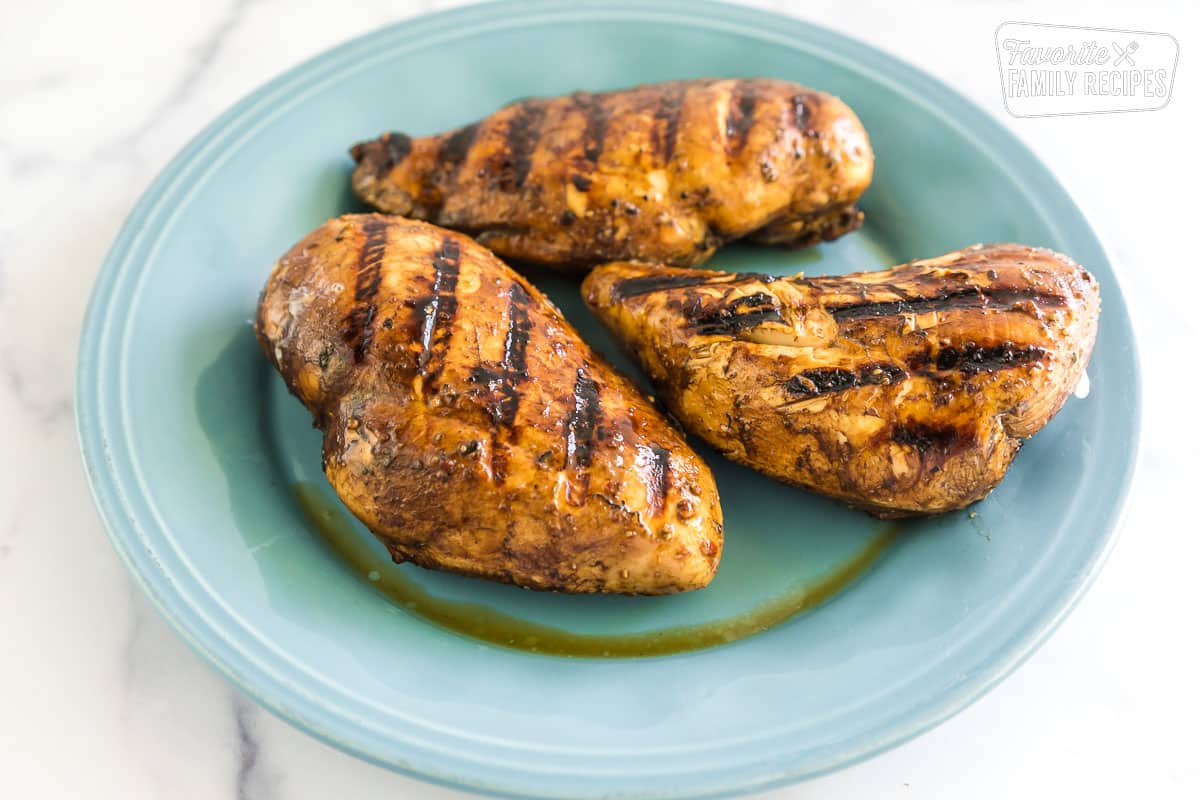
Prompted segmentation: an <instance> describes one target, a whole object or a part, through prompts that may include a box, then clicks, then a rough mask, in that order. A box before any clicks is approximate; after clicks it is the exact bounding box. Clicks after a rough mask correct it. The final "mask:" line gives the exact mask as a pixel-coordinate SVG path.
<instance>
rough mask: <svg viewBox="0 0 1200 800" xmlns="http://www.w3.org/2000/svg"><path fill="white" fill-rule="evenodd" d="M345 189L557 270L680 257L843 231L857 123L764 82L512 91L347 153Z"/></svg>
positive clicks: (854, 216) (860, 149) (862, 149)
mask: <svg viewBox="0 0 1200 800" xmlns="http://www.w3.org/2000/svg"><path fill="white" fill-rule="evenodd" d="M351 154H352V155H353V157H354V160H355V161H356V162H357V167H356V168H355V170H354V175H353V179H352V181H353V186H354V191H355V192H356V193H357V194H358V196H359V197H361V198H362V199H363V200H364V201H365V202H367V203H369V204H370V205H372V206H374V207H375V208H377V209H379V210H380V211H385V212H388V213H392V214H401V215H403V216H406V217H416V218H419V219H424V220H429V221H430V222H434V223H437V224H438V225H443V226H445V227H448V228H454V229H456V230H460V231H465V232H467V233H470V234H472V235H473V236H475V238H476V239H478V240H479V242H480V243H482V244H485V245H487V247H489V248H490V249H492V250H493V251H495V252H496V253H497V254H498V255H500V256H501V257H504V258H510V259H516V260H519V261H522V262H530V263H539V264H543V265H548V266H552V267H557V268H561V269H564V270H579V271H582V270H583V269H585V268H586V267H588V266H590V265H593V264H597V263H601V262H605V261H614V260H618V259H636V260H640V261H652V262H661V263H667V264H677V265H693V264H699V263H700V262H702V261H704V260H705V259H707V258H708V257H709V256H711V255H712V253H713V251H715V250H716V249H717V248H718V247H720V246H721V245H722V244H725V243H726V242H730V241H733V240H734V239H741V238H743V237H749V238H750V239H753V240H755V241H758V242H763V243H769V244H782V245H793V246H801V245H807V244H811V243H814V242H817V241H821V240H829V239H834V238H836V237H838V236H841V235H842V234H844V233H847V232H849V231H852V230H854V229H855V228H857V227H858V226H859V225H860V224H861V222H862V214H861V212H859V211H858V210H857V209H856V208H855V207H854V203H855V201H856V200H857V199H858V197H859V195H861V194H862V193H863V191H864V190H865V189H866V188H867V184H869V183H870V182H871V174H872V170H873V168H874V160H873V155H872V152H871V146H870V144H869V143H868V141H867V135H866V132H865V131H864V130H863V127H862V125H861V124H860V123H859V121H858V118H857V117H855V116H854V112H852V111H851V110H850V109H849V108H848V107H847V106H846V104H845V103H843V102H842V101H841V100H838V99H837V98H836V97H831V96H830V95H827V94H823V93H821V92H816V91H813V90H811V89H806V88H804V87H803V86H800V85H798V84H795V83H788V82H785V81H779V80H767V79H754V80H693V81H676V82H671V83H660V84H653V85H648V86H640V87H637V88H633V89H627V90H624V91H617V92H604V93H600V94H589V93H587V92H576V93H574V94H572V95H568V96H565V97H555V98H550V99H530V100H522V101H518V102H516V103H513V104H512V105H509V106H507V107H505V108H503V109H501V110H499V111H497V112H496V113H494V114H492V115H491V116H490V117H487V118H486V119H484V120H481V121H480V122H476V123H474V124H471V125H467V126H465V127H463V128H459V129H457V130H454V131H450V132H448V133H444V134H441V135H439V136H429V137H425V138H421V139H413V138H410V137H409V136H407V135H405V134H403V133H389V134H384V135H383V136H382V137H380V138H379V139H376V140H375V141H369V142H363V143H361V144H357V145H355V146H354V148H353V149H352V150H351Z"/></svg>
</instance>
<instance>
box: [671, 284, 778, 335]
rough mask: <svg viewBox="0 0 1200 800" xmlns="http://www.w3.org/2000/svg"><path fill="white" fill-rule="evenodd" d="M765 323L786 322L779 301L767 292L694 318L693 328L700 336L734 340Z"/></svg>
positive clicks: (750, 296) (756, 293) (736, 301)
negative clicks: (731, 338)
mask: <svg viewBox="0 0 1200 800" xmlns="http://www.w3.org/2000/svg"><path fill="white" fill-rule="evenodd" d="M765 322H783V317H782V316H781V315H780V312H779V301H778V300H776V299H775V297H774V296H773V295H770V294H767V293H766V292H755V293H754V294H748V295H744V296H742V297H739V298H737V299H736V300H734V301H733V302H731V303H728V304H726V305H723V306H721V307H719V308H715V309H712V310H710V311H706V312H705V313H703V314H699V315H697V316H695V317H693V318H692V320H691V325H692V330H694V331H695V332H696V335H698V336H734V335H736V334H738V333H740V332H741V331H744V330H749V329H750V328H757V327H758V326H759V325H762V324H763V323H765Z"/></svg>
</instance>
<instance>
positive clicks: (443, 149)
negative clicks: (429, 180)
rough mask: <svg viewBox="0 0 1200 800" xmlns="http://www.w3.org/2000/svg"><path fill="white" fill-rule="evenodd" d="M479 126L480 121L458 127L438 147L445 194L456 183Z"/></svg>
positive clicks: (450, 190) (452, 188) (452, 189)
mask: <svg viewBox="0 0 1200 800" xmlns="http://www.w3.org/2000/svg"><path fill="white" fill-rule="evenodd" d="M479 126H480V123H478V122H475V123H472V124H470V125H466V126H464V127H462V128H459V129H458V130H456V131H455V132H454V133H452V134H450V135H449V136H447V137H446V138H445V140H444V141H443V142H442V143H441V146H439V147H438V154H437V158H438V164H439V166H440V168H441V170H442V176H443V181H444V183H443V189H444V191H445V193H446V194H449V193H450V192H452V191H454V187H455V186H457V185H458V172H459V170H460V169H462V165H463V162H464V161H466V160H467V153H469V152H470V151H471V146H472V145H473V144H475V137H476V136H478V134H479Z"/></svg>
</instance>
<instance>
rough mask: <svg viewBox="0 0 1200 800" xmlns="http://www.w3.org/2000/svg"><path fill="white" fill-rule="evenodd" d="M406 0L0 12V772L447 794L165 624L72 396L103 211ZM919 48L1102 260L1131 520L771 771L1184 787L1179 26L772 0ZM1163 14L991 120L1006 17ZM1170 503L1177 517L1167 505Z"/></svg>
mask: <svg viewBox="0 0 1200 800" xmlns="http://www.w3.org/2000/svg"><path fill="white" fill-rule="evenodd" d="M444 5H446V4H445V3H434V2H428V1H427V0H424V1H422V0H386V1H385V0H356V2H353V3H347V2H334V1H333V0H315V1H314V2H304V3H285V2H283V0H234V1H233V2H230V1H228V0H226V1H225V2H216V1H214V2H208V3H172V2H162V0H113V2H109V3H84V2H78V0H76V1H75V2H71V1H70V0H41V2H39V3H22V4H17V3H6V4H5V5H4V8H3V9H2V10H0V187H3V189H2V190H0V333H2V335H0V416H2V417H3V418H4V419H6V420H8V421H9V423H10V424H9V425H8V430H7V431H6V435H5V437H4V445H3V456H4V457H3V458H2V459H0V477H2V479H0V642H2V644H3V657H2V658H0V709H3V710H2V712H0V796H4V797H14V798H15V797H22V798H33V797H90V798H97V797H114V798H118V797H119V798H141V797H171V798H179V799H181V800H183V799H186V798H205V800H208V799H210V798H219V797H230V798H237V799H238V800H246V799H247V798H253V799H254V800H273V799H274V798H283V799H285V800H302V799H303V798H326V797H337V796H346V795H347V794H348V793H350V792H353V795H354V796H355V797H359V798H373V797H381V798H382V797H413V798H451V797H464V795H461V794H459V793H457V792H454V791H451V790H447V789H442V788H436V787H431V786H427V785H425V784H422V783H419V782H417V781H414V780H410V779H407V778H403V777H400V776H397V775H393V774H391V773H389V772H387V771H385V770H382V769H379V768H377V767H373V766H370V765H368V764H365V763H362V762H359V761H357V760H355V759H353V758H351V757H349V756H346V755H343V754H342V753H340V752H337V751H335V750H333V749H331V748H329V747H327V746H325V745H323V744H320V743H318V742H317V741H315V740H313V739H310V738H309V737H308V736H306V735H305V734H303V733H300V732H299V731H297V730H295V729H293V728H291V727H290V726H288V725H287V724H285V723H283V722H281V721H279V720H277V719H276V718H274V717H273V716H271V715H270V714H267V713H266V712H264V711H262V710H260V709H259V708H257V707H256V706H254V705H253V704H251V703H249V702H248V701H247V700H245V699H243V698H242V697H241V696H240V695H239V694H238V693H237V692H235V691H234V690H233V689H232V688H231V687H230V686H228V685H227V684H226V683H225V682H224V681H223V680H222V679H221V678H219V677H218V676H217V674H216V673H215V672H213V671H212V670H211V669H210V668H209V667H207V666H206V665H205V664H203V663H202V662H201V661H200V660H199V659H198V658H197V657H196V656H195V655H194V654H193V653H192V652H191V651H190V650H189V649H188V648H187V646H186V645H184V643H183V642H182V641H180V640H179V639H177V638H176V637H175V636H174V634H172V633H171V632H170V630H169V629H168V628H167V626H166V624H165V623H164V622H163V621H162V620H161V619H160V618H159V617H158V616H157V614H155V613H154V611H153V610H152V609H151V608H150V606H149V605H148V603H147V601H146V600H145V599H144V598H143V597H142V595H141V593H140V592H139V591H138V590H137V589H136V587H135V586H134V585H133V583H132V582H131V580H130V579H129V577H128V576H127V575H126V573H125V570H124V568H123V567H122V566H121V564H120V563H119V562H118V560H117V557H116V555H115V553H114V552H113V550H112V548H111V547H110V546H109V543H108V540H107V538H106V537H105V536H104V533H103V531H102V530H101V526H100V522H99V519H98V518H97V515H96V513H95V511H94V510H93V507H92V503H91V499H90V497H89V494H88V490H87V486H86V484H85V480H84V476H83V472H82V469H81V466H80V461H79V455H78V451H77V445H76V441H75V431H74V420H73V409H72V399H71V398H72V392H73V376H74V367H75V353H76V343H77V337H78V334H79V329H80V320H81V316H82V314H83V310H84V306H85V304H86V301H87V297H88V293H89V290H90V288H91V284H92V281H93V279H94V276H95V274H96V272H97V269H98V267H99V264H100V262H101V260H102V258H103V256H104V253H105V251H106V249H107V248H108V245H109V243H110V242H111V240H112V238H113V237H114V235H115V233H116V231H117V228H118V227H119V225H120V224H121V221H122V220H123V218H124V217H125V215H126V214H127V213H128V212H129V210H130V208H131V207H132V205H133V203H134V202H135V200H136V199H137V197H138V195H139V194H140V192H141V191H142V190H143V189H144V188H145V186H146V185H147V184H148V182H149V181H150V180H151V179H152V178H153V176H154V175H155V174H156V173H157V172H158V170H159V169H161V167H162V166H163V165H164V164H165V163H166V162H167V160H168V159H169V158H170V157H171V156H172V155H173V154H174V153H175V152H176V151H177V150H178V149H179V148H180V147H181V146H182V145H183V144H184V142H185V141H187V140H188V139H189V138H190V137H191V136H192V135H193V134H194V133H196V132H197V131H198V130H199V129H200V128H201V127H202V126H203V125H205V124H206V123H207V122H209V121H210V120H211V119H212V118H213V117H214V116H216V115H217V114H218V113H219V112H220V111H222V110H223V109H224V108H225V107H226V106H228V105H229V104H230V103H232V102H233V101H235V100H236V99H238V98H239V97H240V96H242V95H243V94H245V93H246V92H248V91H250V90H251V89H253V88H255V87H256V86H258V85H259V84H261V83H262V82H264V81H265V80H267V79H268V78H270V77H272V76H274V75H276V74H278V73H279V72H281V71H282V70H284V69H286V68H287V67H290V66H292V65H293V64H295V63H297V62H299V61H301V60H303V59H305V58H307V57H309V56H311V55H313V54H315V53H317V52H319V51H320V50H322V49H324V48H326V47H328V46H330V45H332V44H335V43H337V42H340V41H343V40H345V39H346V38H348V37H351V36H354V35H356V34H359V33H362V32H364V31H367V30H370V29H372V28H374V27H376V26H378V25H380V24H383V23H387V22H391V21H394V20H396V19H401V18H403V17H405V16H408V15H413V14H417V13H420V12H423V11H427V10H430V9H432V8H435V7H442V6H444ZM765 5H771V6H773V7H776V8H778V9H780V10H783V11H787V12H789V13H796V14H802V15H804V16H805V17H807V18H809V19H811V20H812V21H815V22H818V23H821V24H824V25H827V26H830V27H832V28H836V29H839V30H843V31H845V32H847V33H850V34H851V35H855V36H858V37H860V38H862V39H865V40H867V41H869V42H871V43H872V44H875V45H877V46H879V47H882V48H884V49H887V50H889V51H891V52H893V53H896V54H897V55H899V56H901V57H903V58H906V59H908V60H909V61H912V62H914V63H916V64H918V65H920V66H922V67H923V68H925V69H926V70H928V71H930V72H932V73H933V74H935V75H937V76H938V77H939V78H941V79H943V80H945V81H946V82H948V83H949V84H951V85H952V86H954V87H956V88H958V89H959V90H960V91H962V92H964V93H966V94H967V95H969V96H971V97H973V98H974V99H975V100H977V101H978V102H979V103H980V104H981V105H982V106H983V107H984V108H986V109H987V110H989V111H991V112H992V113H993V114H995V115H996V116H997V117H998V118H1002V119H1004V121H1005V123H1006V124H1008V125H1009V126H1011V127H1012V128H1013V129H1014V130H1015V131H1016V132H1017V133H1018V134H1019V135H1020V136H1021V137H1022V138H1023V139H1024V140H1025V141H1026V142H1028V143H1029V144H1030V145H1031V146H1032V147H1033V148H1034V149H1035V150H1036V151H1038V153H1039V154H1040V155H1041V156H1042V157H1043V158H1044V159H1045V160H1046V161H1047V162H1048V163H1050V164H1052V165H1054V168H1055V169H1056V170H1057V171H1058V173H1059V175H1060V177H1061V179H1062V181H1063V182H1064V183H1065V184H1066V186H1068V187H1069V188H1070V189H1071V190H1072V192H1073V193H1074V194H1075V196H1076V197H1077V199H1078V200H1079V201H1080V203H1081V204H1082V205H1083V206H1084V208H1085V210H1086V211H1087V213H1088V214H1089V216H1090V217H1091V219H1092V221H1093V224H1094V225H1095V227H1096V228H1097V229H1098V230H1099V231H1100V232H1101V233H1102V234H1103V235H1104V236H1106V237H1107V239H1108V241H1109V243H1110V244H1111V247H1112V249H1113V252H1114V253H1115V255H1116V257H1117V259H1118V260H1119V262H1120V270H1121V274H1122V277H1123V288H1124V290H1125V292H1126V293H1127V295H1128V297H1129V300H1130V302H1131V305H1132V308H1133V312H1134V314H1135V322H1136V324H1137V329H1138V331H1139V337H1140V338H1139V345H1140V350H1141V355H1142V359H1143V363H1144V370H1145V382H1146V418H1145V425H1144V431H1145V434H1144V435H1145V439H1144V447H1143V454H1142V463H1141V467H1140V471H1139V474H1138V477H1137V480H1136V484H1135V487H1134V493H1133V498H1132V502H1131V506H1130V509H1129V514H1128V519H1127V524H1126V526H1125V531H1124V534H1123V536H1122V538H1121V541H1120V542H1119V544H1118V546H1117V548H1116V550H1115V552H1114V553H1113V555H1112V557H1111V559H1110V561H1109V563H1108V566H1107V567H1106V569H1105V571H1104V573H1103V574H1102V575H1101V577H1100V578H1099V579H1098V581H1097V582H1096V584H1095V586H1094V588H1093V589H1092V590H1091V592H1090V594H1089V595H1088V596H1087V597H1086V598H1085V599H1084V600H1083V602H1082V603H1081V604H1080V605H1079V607H1078V608H1077V610H1076V611H1075V612H1074V614H1072V616H1071V617H1070V618H1069V619H1068V620H1067V621H1066V622H1065V623H1064V624H1063V626H1062V628H1061V629H1060V630H1059V631H1058V633H1057V634H1056V635H1055V636H1054V637H1053V639H1052V640H1051V641H1050V642H1049V643H1048V644H1046V645H1045V646H1044V647H1043V648H1042V649H1041V650H1040V651H1039V652H1037V653H1036V654H1035V655H1034V656H1033V657H1032V658H1031V659H1030V660H1029V661H1028V662H1027V663H1026V664H1025V665H1024V666H1022V667H1021V668H1020V669H1019V670H1018V671H1017V672H1016V673H1015V674H1014V675H1013V676H1012V677H1010V678H1009V679H1008V680H1006V681H1005V682H1004V683H1003V684H1002V685H1001V686H999V687H998V688H996V689H995V690H993V691H992V692H991V693H990V694H988V695H987V696H986V697H985V698H984V699H983V700H981V701H980V702H978V703H977V704H976V705H974V706H973V707H971V708H970V709H968V710H966V711H965V712H963V713H962V714H960V715H958V716H957V717H955V718H954V719H952V720H951V721H949V722H947V723H946V724H944V725H942V726H941V727H939V728H937V729H936V730H934V731H932V732H931V733H928V734H926V735H925V736H922V737H920V738H919V739H917V740H916V741H913V742H911V743H909V744H907V745H904V746H902V747H900V748H898V749H896V750H893V751H891V752H889V753H887V754H885V755H883V756H881V757H878V758H875V759H873V760H871V761H869V762H867V763H864V764H860V765H858V766H855V767H853V768H851V769H847V770H844V771H842V772H840V773H837V774H834V775H830V776H827V777H824V778H821V779H819V780H816V781H813V782H810V783H807V784H803V785H800V786H794V787H791V788H788V789H782V790H778V791H775V792H772V793H771V794H770V795H769V796H771V797H778V798H783V797H789V798H801V797H818V796H819V797H874V798H890V797H904V798H941V797H945V798H961V797H973V798H1009V797H1031V796H1032V797H1041V796H1063V795H1065V796H1090V797H1118V796H1119V797H1125V796H1131V795H1134V796H1148V797H1158V798H1164V797H1185V796H1187V797H1196V796H1200V760H1198V759H1197V758H1196V755H1195V743H1196V734H1195V728H1194V725H1193V721H1194V720H1195V719H1196V718H1197V717H1198V716H1200V681H1198V680H1197V675H1198V674H1200V637H1198V636H1197V623H1196V620H1195V615H1196V610H1197V609H1198V608H1200V588H1198V587H1200V582H1198V581H1197V580H1196V579H1195V566H1196V564H1197V563H1200V537H1198V536H1197V535H1196V534H1195V522H1194V521H1193V522H1192V523H1187V522H1186V519H1188V518H1189V516H1190V515H1189V514H1188V513H1186V512H1181V511H1180V510H1179V509H1180V506H1181V505H1186V504H1184V503H1183V500H1185V499H1186V498H1187V496H1188V494H1189V493H1190V491H1193V490H1194V484H1195V481H1196V478H1197V475H1198V473H1197V468H1196V461H1195V460H1194V459H1195V456H1196V454H1197V453H1200V426H1197V425H1196V424H1195V423H1194V422H1193V421H1191V420H1190V418H1189V417H1188V416H1187V411H1186V409H1187V408H1188V407H1189V405H1190V403H1191V402H1194V400H1195V397H1194V396H1193V394H1192V393H1193V392H1196V391H1197V390H1198V389H1200V382H1198V381H1197V378H1196V370H1194V369H1193V368H1192V366H1191V363H1190V361H1191V357H1190V356H1189V355H1188V352H1189V351H1188V349H1187V348H1188V346H1189V344H1190V342H1191V340H1192V339H1200V322H1198V321H1197V315H1196V313H1195V307H1196V302H1195V301H1192V300H1189V299H1188V298H1187V293H1188V291H1190V290H1189V289H1188V287H1189V286H1190V281H1191V278H1192V276H1191V274H1190V271H1191V269H1193V268H1194V266H1193V265H1192V263H1191V257H1190V256H1189V255H1188V254H1189V253H1190V252H1191V249H1190V247H1189V246H1188V245H1190V244H1191V241H1192V237H1193V235H1194V228H1193V227H1192V226H1193V225H1195V224H1196V223H1195V222H1194V219H1193V216H1194V206H1195V200H1194V192H1193V190H1192V188H1191V186H1190V184H1189V181H1190V180H1195V179H1197V178H1198V177H1200V175H1198V174H1197V169H1196V163H1197V162H1196V155H1195V150H1193V149H1192V148H1193V147H1194V144H1193V139H1194V137H1195V132H1196V130H1197V123H1200V119H1198V117H1197V92H1196V87H1197V85H1198V83H1197V74H1196V70H1195V67H1194V62H1189V56H1190V54H1191V46H1192V44H1193V41H1192V40H1191V39H1189V34H1191V33H1194V32H1195V31H1196V30H1200V27H1197V25H1196V22H1197V19H1196V14H1195V12H1194V11H1193V10H1191V9H1190V8H1189V7H1187V5H1186V4H1183V3H1169V2H1152V1H1151V0H1140V2H1138V3H1128V4H1122V5H1121V7H1120V8H1116V7H1113V8H1110V9H1106V8H1105V7H1104V6H1105V4H1100V3H1066V2H1060V1H1059V0H1052V1H1051V2H1030V1H1029V0H1007V1H1005V0H974V1H973V2H965V3H959V2H950V0H937V2H931V3H920V4H918V3H915V2H914V3H911V4H903V3H898V2H864V1H863V0H851V1H849V2H846V3H840V4H839V3H824V4H801V3H791V2H775V3H765ZM1012 19H1018V20H1037V21H1044V22H1058V23H1064V24H1070V25H1088V26H1106V27H1118V28H1132V29H1140V30H1151V31H1166V32H1170V33H1173V34H1174V35H1175V36H1176V37H1177V38H1178V39H1179V40H1180V44H1181V47H1182V50H1183V57H1182V58H1181V59H1180V62H1179V70H1178V74H1177V76H1176V81H1175V92H1174V96H1173V99H1172V101H1171V103H1170V105H1169V106H1168V107H1167V108H1166V109H1164V110H1162V111H1157V112H1152V113H1139V114H1115V115H1107V116H1084V117H1062V118H1050V119H1013V118H1010V117H1007V116H1006V115H1005V114H1004V110H1003V107H1002V105H1001V98H1000V90H999V86H998V83H997V80H996V78H997V75H996V61H995V51H994V49H993V33H994V31H995V29H996V26H997V25H998V24H999V23H1001V22H1003V21H1006V20H1012ZM1189 527H1191V528H1192V529H1193V533H1191V534H1188V533H1187V531H1186V529H1187V528H1189Z"/></svg>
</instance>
